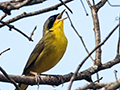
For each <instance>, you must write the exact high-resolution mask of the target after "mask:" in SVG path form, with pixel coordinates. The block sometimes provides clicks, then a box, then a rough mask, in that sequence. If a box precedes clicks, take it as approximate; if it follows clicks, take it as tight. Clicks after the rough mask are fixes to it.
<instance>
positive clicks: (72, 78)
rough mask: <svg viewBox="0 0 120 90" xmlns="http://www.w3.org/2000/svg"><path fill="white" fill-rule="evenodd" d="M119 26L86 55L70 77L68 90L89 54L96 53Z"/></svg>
mask: <svg viewBox="0 0 120 90" xmlns="http://www.w3.org/2000/svg"><path fill="white" fill-rule="evenodd" d="M119 25H120V24H118V25H117V26H116V27H115V28H114V29H113V30H112V31H111V32H110V33H109V34H108V36H107V37H106V38H105V39H104V40H103V41H102V42H101V43H99V44H98V45H97V46H96V47H95V48H94V49H93V50H92V51H91V52H90V53H89V55H87V56H86V57H85V59H84V60H83V61H82V62H81V63H80V64H79V66H78V68H77V70H76V71H75V73H74V74H73V76H72V77H71V80H70V84H69V87H68V90H70V89H71V86H72V83H73V81H74V79H75V77H76V75H77V73H78V71H79V70H80V68H81V67H82V65H83V64H84V63H85V61H86V60H87V59H88V58H89V57H90V56H91V54H92V53H93V52H94V51H96V49H98V48H99V47H101V46H102V45H103V44H104V43H105V42H106V41H107V40H108V38H109V37H110V36H111V35H112V34H113V32H114V31H115V30H116V29H117V28H118V27H119Z"/></svg>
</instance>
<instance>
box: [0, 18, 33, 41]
mask: <svg viewBox="0 0 120 90" xmlns="http://www.w3.org/2000/svg"><path fill="white" fill-rule="evenodd" d="M0 22H1V23H3V24H4V25H6V26H8V27H9V30H11V29H14V30H16V31H17V32H19V33H20V34H22V35H23V36H24V37H26V38H27V39H28V40H29V41H33V40H32V38H31V37H32V35H31V36H30V37H28V36H27V35H26V34H25V33H23V32H22V31H21V30H19V29H18V28H16V27H14V26H13V25H9V24H7V23H5V22H3V21H1V20H0Z"/></svg>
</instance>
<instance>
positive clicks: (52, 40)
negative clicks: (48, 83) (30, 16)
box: [19, 10, 67, 90]
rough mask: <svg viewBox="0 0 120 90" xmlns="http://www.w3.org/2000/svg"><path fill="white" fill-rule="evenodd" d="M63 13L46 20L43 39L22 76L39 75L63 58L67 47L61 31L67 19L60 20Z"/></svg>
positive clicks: (21, 86)
mask: <svg viewBox="0 0 120 90" xmlns="http://www.w3.org/2000/svg"><path fill="white" fill-rule="evenodd" d="M64 11H65V10H63V11H62V12H61V13H60V14H56V15H53V16H50V17H49V18H48V19H47V20H46V22H45V24H44V27H43V37H42V39H41V40H40V41H39V42H38V44H37V45H36V47H35V48H34V50H33V52H32V53H31V55H30V57H29V59H28V62H27V64H26V66H25V68H24V71H23V75H25V76H33V75H32V74H31V73H30V72H31V71H32V72H36V73H37V74H41V73H42V72H45V71H47V70H49V69H51V68H52V67H54V66H55V65H56V64H57V63H58V62H59V61H60V59H61V58H62V57H63V55H64V53H65V51H66V47H67V39H66V36H65V34H64V30H63V21H64V20H65V19H66V18H67V17H66V18H63V19H62V15H63V13H64ZM19 86H20V89H21V90H26V88H27V87H28V85H25V84H19Z"/></svg>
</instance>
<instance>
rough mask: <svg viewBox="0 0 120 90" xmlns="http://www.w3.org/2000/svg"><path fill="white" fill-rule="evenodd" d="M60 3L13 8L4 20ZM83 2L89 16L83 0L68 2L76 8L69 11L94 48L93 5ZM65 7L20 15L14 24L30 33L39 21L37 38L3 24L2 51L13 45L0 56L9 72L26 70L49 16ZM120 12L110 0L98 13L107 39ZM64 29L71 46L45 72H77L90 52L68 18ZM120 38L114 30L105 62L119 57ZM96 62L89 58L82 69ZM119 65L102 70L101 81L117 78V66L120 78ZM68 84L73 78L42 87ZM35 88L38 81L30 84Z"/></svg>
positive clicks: (5, 88) (61, 89) (7, 86)
mask: <svg viewBox="0 0 120 90" xmlns="http://www.w3.org/2000/svg"><path fill="white" fill-rule="evenodd" d="M4 1H8V0H1V1H0V2H4ZM91 1H92V0H91ZM95 1H96V2H99V1H100V0H95ZM109 2H110V3H111V4H114V5H119V4H120V1H119V0H114V2H113V0H109ZM57 3H59V0H51V1H50V0H48V1H46V2H44V3H42V4H37V5H33V6H27V7H22V8H20V9H19V10H13V11H12V12H11V15H10V16H7V17H6V18H5V19H4V21H6V20H8V19H10V18H12V17H15V16H17V15H19V14H21V13H23V12H27V13H28V12H34V11H37V10H41V9H44V8H47V7H50V6H53V5H55V4H57ZM83 3H84V5H85V7H86V10H87V12H88V14H89V16H86V14H85V12H84V9H83V7H82V4H81V2H80V0H75V1H72V2H70V3H68V4H67V6H68V7H69V8H70V9H71V10H72V11H73V14H71V13H70V12H69V11H68V10H67V11H68V13H69V15H70V18H71V19H72V22H73V24H74V26H75V28H76V29H77V31H78V32H79V34H80V35H81V36H82V38H83V40H84V42H85V44H86V46H87V48H88V50H89V52H90V51H92V50H93V49H94V47H95V39H94V31H93V20H92V16H91V11H90V8H89V6H88V4H87V2H86V0H83ZM63 9H65V7H64V6H61V7H59V8H58V10H54V11H50V12H47V13H43V14H40V15H36V16H32V17H27V18H24V19H20V20H18V21H16V22H14V23H11V25H14V26H15V27H16V28H18V29H20V30H21V31H23V32H24V33H25V34H27V35H28V36H29V35H30V33H31V32H32V30H33V29H34V27H35V26H36V25H37V29H36V31H35V33H34V35H33V37H32V38H33V40H34V42H30V41H28V39H26V38H25V37H23V36H22V35H21V34H19V33H18V32H16V31H15V30H12V31H9V28H8V27H7V26H5V27H2V28H0V52H2V51H3V50H5V49H7V48H10V49H11V50H9V51H7V52H5V53H4V54H2V55H1V56H0V66H1V67H2V68H3V69H4V70H5V71H6V72H7V73H8V74H12V75H21V74H22V71H23V69H24V66H25V64H26V62H27V60H28V58H29V55H30V54H31V52H32V50H33V49H34V47H35V45H36V44H37V43H38V41H39V40H40V39H41V38H42V30H43V25H44V22H45V21H46V19H47V18H48V17H49V16H51V15H54V14H57V13H60V12H61V11H62V10H63ZM119 14H120V7H111V6H110V5H109V4H108V3H106V4H105V5H104V7H102V8H101V9H100V10H99V12H98V17H99V23H100V30H101V31H100V32H101V41H103V40H104V39H105V37H106V36H107V35H108V34H109V33H110V32H111V31H112V29H113V28H114V27H115V26H116V25H117V24H118V20H116V17H118V16H119ZM2 15H3V12H2V11H0V17H1V16H2ZM63 17H66V14H64V16H63ZM64 32H65V35H66V37H67V39H68V46H67V50H66V52H65V54H64V56H63V58H62V59H61V60H60V62H59V63H58V64H57V65H56V66H55V67H53V68H52V69H50V70H49V71H46V72H44V74H60V75H65V74H68V73H70V72H75V70H76V69H77V67H78V65H79V64H80V63H81V61H82V60H83V59H84V58H85V57H86V56H87V53H86V51H85V49H84V47H83V45H82V43H81V41H80V39H79V37H78V36H77V34H76V33H75V32H74V30H73V29H72V27H71V25H70V22H69V20H68V19H67V20H65V21H64ZM117 40H118V29H117V30H116V31H115V32H114V33H113V34H112V36H111V37H110V38H109V40H108V41H107V42H106V43H105V44H104V45H103V46H102V47H101V49H102V63H103V64H104V63H106V62H108V61H110V60H113V59H114V58H115V56H116V50H117ZM92 57H93V58H95V53H93V54H92ZM92 65H93V62H92V60H91V59H90V58H89V59H88V60H87V61H86V62H85V63H84V65H83V66H82V68H81V70H80V71H83V70H85V69H87V68H89V67H91V66H92ZM119 68H120V65H119V64H117V65H116V66H114V67H112V68H110V69H107V70H104V71H100V73H99V75H100V77H103V79H102V80H101V82H112V81H115V75H114V70H117V71H118V73H117V76H118V78H119V76H120V71H119ZM92 79H93V81H95V80H96V75H93V76H92ZM85 84H87V81H85V80H80V81H74V83H73V86H72V89H71V90H74V89H76V88H78V87H80V86H83V85H85ZM68 85H69V82H68V83H65V84H64V85H63V86H62V85H59V86H55V87H53V86H50V85H40V86H39V89H38V90H48V89H49V90H67V88H68ZM14 88H15V87H14V85H13V84H10V83H5V82H4V83H3V82H0V89H1V90H8V89H9V90H13V89H14ZM33 89H34V90H37V86H36V85H34V86H29V87H28V90H33Z"/></svg>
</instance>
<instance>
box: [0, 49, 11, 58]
mask: <svg viewBox="0 0 120 90" xmlns="http://www.w3.org/2000/svg"><path fill="white" fill-rule="evenodd" d="M8 50H10V48H8V49H5V50H4V51H2V52H1V53H0V56H1V55H2V54H3V53H5V52H7V51H8Z"/></svg>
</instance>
